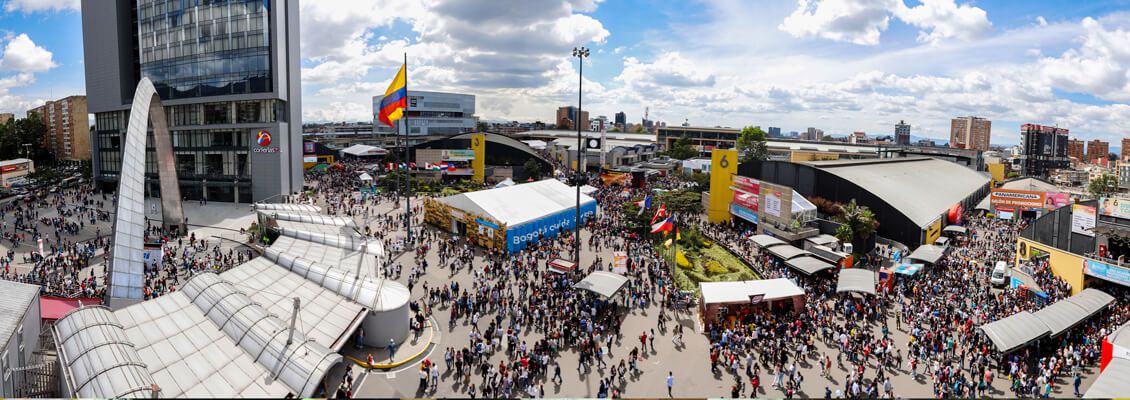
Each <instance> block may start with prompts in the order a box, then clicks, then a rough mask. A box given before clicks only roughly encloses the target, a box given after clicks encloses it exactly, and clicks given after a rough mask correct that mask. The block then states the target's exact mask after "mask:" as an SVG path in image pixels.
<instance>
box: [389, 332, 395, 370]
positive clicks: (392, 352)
mask: <svg viewBox="0 0 1130 400" xmlns="http://www.w3.org/2000/svg"><path fill="white" fill-rule="evenodd" d="M395 354H396V341H395V340H392V338H388V363H389V364H392V356H393V355H395Z"/></svg>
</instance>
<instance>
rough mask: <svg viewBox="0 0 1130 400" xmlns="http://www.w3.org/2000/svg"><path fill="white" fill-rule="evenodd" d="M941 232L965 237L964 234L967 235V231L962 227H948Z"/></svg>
mask: <svg viewBox="0 0 1130 400" xmlns="http://www.w3.org/2000/svg"><path fill="white" fill-rule="evenodd" d="M942 232H946V233H958V234H962V235H965V234H968V233H969V229H966V228H965V227H964V226H961V225H950V226H947V227H945V228H944V229H942Z"/></svg>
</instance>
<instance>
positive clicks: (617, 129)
mask: <svg viewBox="0 0 1130 400" xmlns="http://www.w3.org/2000/svg"><path fill="white" fill-rule="evenodd" d="M608 131H609V132H621V130H620V128H615V127H614V128H612V129H609V130H608Z"/></svg>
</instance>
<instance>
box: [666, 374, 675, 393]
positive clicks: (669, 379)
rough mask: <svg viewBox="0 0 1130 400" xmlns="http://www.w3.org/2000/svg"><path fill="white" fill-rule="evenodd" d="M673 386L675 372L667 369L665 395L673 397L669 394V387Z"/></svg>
mask: <svg viewBox="0 0 1130 400" xmlns="http://www.w3.org/2000/svg"><path fill="white" fill-rule="evenodd" d="M673 386H675V374H674V373H672V372H671V371H667V397H675V396H673V395H672V394H671V387H673Z"/></svg>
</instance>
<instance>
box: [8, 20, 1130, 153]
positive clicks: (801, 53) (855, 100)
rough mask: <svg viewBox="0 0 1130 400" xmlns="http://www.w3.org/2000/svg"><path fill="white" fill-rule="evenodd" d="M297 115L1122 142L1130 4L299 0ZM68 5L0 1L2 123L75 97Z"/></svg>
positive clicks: (1129, 93) (73, 34)
mask: <svg viewBox="0 0 1130 400" xmlns="http://www.w3.org/2000/svg"><path fill="white" fill-rule="evenodd" d="M300 5H301V33H302V92H303V118H304V120H305V121H307V122H313V121H370V120H371V119H372V112H373V110H372V97H373V96H374V95H380V94H383V93H384V91H385V88H386V87H387V86H388V82H389V81H390V80H391V79H392V77H393V75H394V74H395V71H396V69H397V68H399V67H400V64H401V63H402V62H403V60H404V56H405V54H407V57H408V63H409V67H408V71H409V88H410V89H419V90H442V91H453V92H458V93H468V94H474V95H476V101H477V105H476V107H477V110H476V114H477V115H478V116H479V117H480V118H482V119H485V120H518V121H535V120H541V121H544V122H552V120H553V118H554V112H555V110H556V108H557V107H559V106H563V105H575V104H576V102H577V91H578V69H579V68H578V60H577V59H576V58H574V57H572V56H571V50H572V49H573V48H574V47H577V46H585V47H587V48H589V49H590V51H591V53H590V56H589V57H588V58H586V59H585V60H584V78H583V80H584V104H583V108H584V109H585V110H588V111H589V112H590V115H591V116H593V117H595V116H598V115H606V116H608V117H609V118H611V117H612V116H613V114H615V113H616V112H619V111H623V112H625V113H626V114H627V116H628V120H629V121H631V122H639V121H640V119H641V118H643V116H644V111H645V109H647V110H648V111H649V114H650V117H651V119H653V120H659V121H665V122H667V123H668V124H673V125H678V124H681V123H683V122H688V123H690V124H691V125H694V126H730V127H742V126H747V125H758V126H761V127H763V128H764V127H769V126H776V127H780V128H781V129H782V130H783V131H785V132H788V131H803V130H805V129H806V128H807V127H817V128H820V129H823V130H824V131H825V132H826V133H828V134H844V133H849V132H853V131H865V132H868V134H869V135H873V136H881V135H891V134H893V132H894V125H895V124H896V123H897V122H899V121H900V120H905V121H906V122H907V123H909V124H911V125H912V126H913V128H912V134H913V135H915V136H921V137H932V138H939V139H948V137H949V121H950V119H951V118H953V117H957V116H966V115H976V116H982V117H986V118H989V119H991V120H992V121H993V130H992V131H993V138H992V142H993V144H1016V143H1018V142H1019V125H1020V124H1023V123H1039V124H1045V125H1058V126H1060V127H1065V128H1068V129H1070V130H1071V133H1072V136H1074V137H1078V138H1081V139H1085V140H1090V139H1101V140H1107V141H1111V142H1112V145H1113V147H1118V145H1119V144H1120V142H1119V140H1120V139H1121V138H1122V137H1123V136H1130V105H1128V103H1130V0H1100V1H1060V0H1026V1H1014V0H1007V1H955V0H682V1H669V0H482V1H480V0H316V1H314V0H300ZM79 8H80V7H79V0H0V112H14V113H16V114H17V115H23V114H24V112H25V110H27V109H28V108H31V107H32V106H34V105H37V104H38V103H41V102H42V101H43V100H46V99H51V98H61V97H64V96H67V95H72V94H82V93H84V92H85V82H84V71H83V59H82V58H83V55H82V54H83V53H82V51H83V50H82V28H81V18H80V15H79V12H80V10H79Z"/></svg>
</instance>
